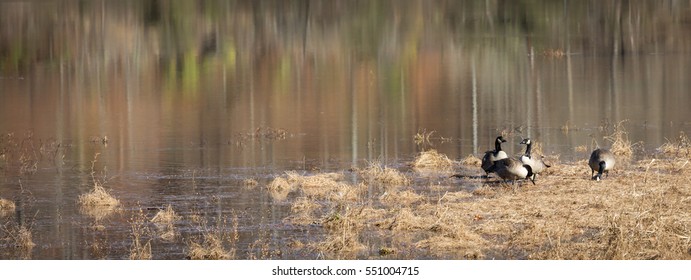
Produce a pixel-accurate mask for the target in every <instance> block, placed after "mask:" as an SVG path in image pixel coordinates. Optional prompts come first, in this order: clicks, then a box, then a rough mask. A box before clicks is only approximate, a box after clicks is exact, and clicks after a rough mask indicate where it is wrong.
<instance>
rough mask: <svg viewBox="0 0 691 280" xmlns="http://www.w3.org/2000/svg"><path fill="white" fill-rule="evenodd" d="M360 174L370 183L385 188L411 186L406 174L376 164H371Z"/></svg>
mask: <svg viewBox="0 0 691 280" xmlns="http://www.w3.org/2000/svg"><path fill="white" fill-rule="evenodd" d="M360 174H361V176H362V177H363V178H364V179H365V181H366V182H368V183H379V184H382V185H385V186H405V185H408V184H410V179H409V178H408V177H407V176H406V175H405V174H403V173H401V172H400V171H398V170H396V169H394V168H390V167H386V166H382V165H381V164H378V163H376V162H371V163H370V164H369V166H368V167H367V168H365V169H363V170H360Z"/></svg>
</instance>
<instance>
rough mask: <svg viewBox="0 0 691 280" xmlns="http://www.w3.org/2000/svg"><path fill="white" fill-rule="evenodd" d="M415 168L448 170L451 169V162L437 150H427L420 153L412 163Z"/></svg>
mask: <svg viewBox="0 0 691 280" xmlns="http://www.w3.org/2000/svg"><path fill="white" fill-rule="evenodd" d="M413 167H415V168H434V169H441V170H448V169H451V168H452V167H453V161H452V160H450V159H449V158H448V157H447V156H446V155H443V154H440V153H439V152H437V150H429V151H425V152H422V153H420V154H419V155H418V156H417V157H416V158H415V161H414V162H413Z"/></svg>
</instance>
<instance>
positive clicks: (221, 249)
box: [187, 213, 240, 260]
mask: <svg viewBox="0 0 691 280" xmlns="http://www.w3.org/2000/svg"><path fill="white" fill-rule="evenodd" d="M216 223H217V224H216V225H215V226H208V225H207V222H206V220H202V221H200V225H199V231H200V232H201V236H199V237H197V238H193V239H191V240H190V241H188V243H187V258H188V259H192V260H229V259H235V258H236V251H237V242H238V240H239V239H240V237H239V234H238V217H237V215H236V214H235V213H233V214H232V216H231V217H228V216H226V215H223V216H222V217H221V218H220V220H217V221H216Z"/></svg>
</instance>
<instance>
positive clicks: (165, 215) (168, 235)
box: [151, 204, 181, 241]
mask: <svg viewBox="0 0 691 280" xmlns="http://www.w3.org/2000/svg"><path fill="white" fill-rule="evenodd" d="M180 219H181V217H180V216H179V215H178V214H177V213H175V211H174V210H173V207H172V206H171V205H170V204H169V205H168V207H166V209H161V210H159V211H158V213H156V215H155V216H154V217H153V218H151V222H152V223H154V225H156V228H157V229H158V233H157V235H158V236H159V237H160V238H161V239H163V240H165V241H173V240H174V239H175V235H176V234H175V222H177V221H179V220H180Z"/></svg>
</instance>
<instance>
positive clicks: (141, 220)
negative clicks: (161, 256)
mask: <svg viewBox="0 0 691 280" xmlns="http://www.w3.org/2000/svg"><path fill="white" fill-rule="evenodd" d="M147 222H148V219H147V218H146V215H145V214H144V210H142V209H141V208H139V210H138V211H137V212H136V213H135V214H134V216H133V217H132V218H131V219H130V221H129V223H130V227H131V230H132V231H131V235H132V245H131V246H130V255H129V258H130V260H150V259H151V256H152V254H151V235H152V234H151V229H150V228H149V227H148V225H147Z"/></svg>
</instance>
